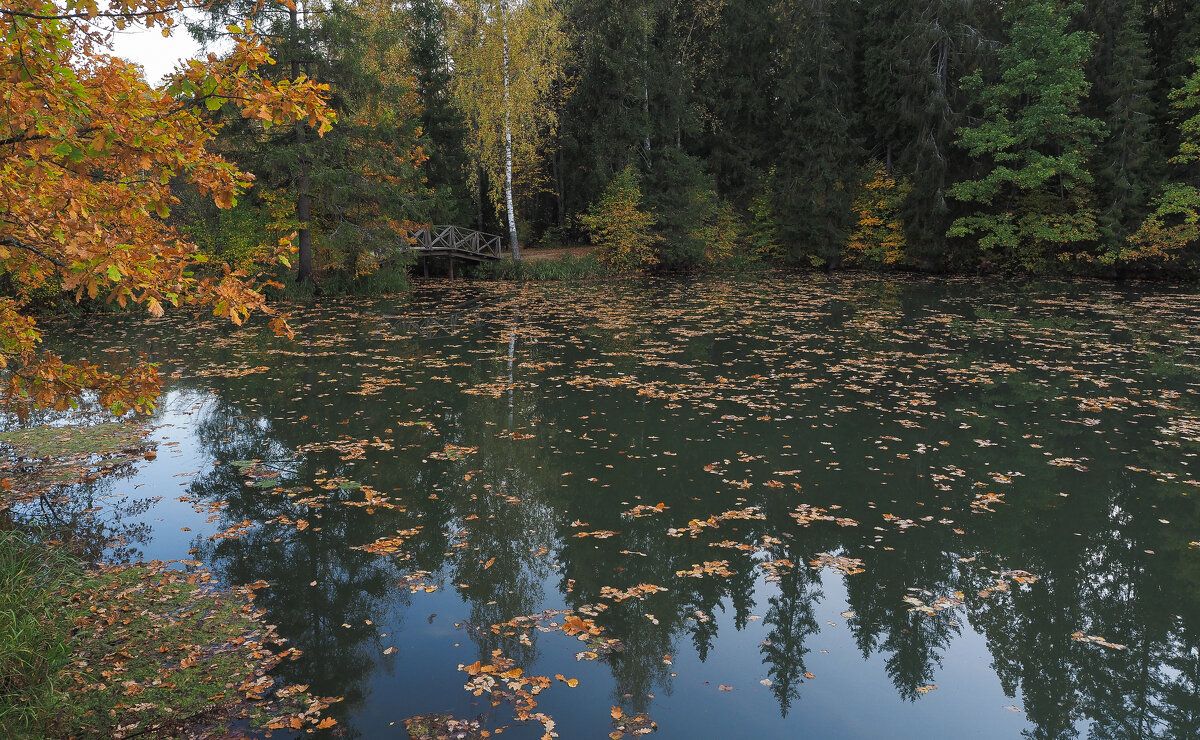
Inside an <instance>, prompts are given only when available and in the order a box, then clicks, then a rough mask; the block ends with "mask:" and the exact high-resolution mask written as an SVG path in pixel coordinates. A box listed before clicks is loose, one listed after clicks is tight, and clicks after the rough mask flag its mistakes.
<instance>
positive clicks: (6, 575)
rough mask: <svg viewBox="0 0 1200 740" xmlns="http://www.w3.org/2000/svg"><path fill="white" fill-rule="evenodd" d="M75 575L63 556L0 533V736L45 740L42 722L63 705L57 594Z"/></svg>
mask: <svg viewBox="0 0 1200 740" xmlns="http://www.w3.org/2000/svg"><path fill="white" fill-rule="evenodd" d="M79 574H80V571H79V569H78V568H77V567H76V566H74V564H73V563H72V562H71V561H70V559H69V558H68V557H67V556H66V555H63V554H60V553H55V552H51V551H48V550H47V549H46V548H45V547H43V546H42V545H41V544H39V543H38V542H36V541H35V540H33V539H32V538H30V537H28V536H27V535H24V534H21V533H19V532H15V531H7V532H0V735H3V736H5V737H13V738H26V737H29V738H33V737H45V736H46V733H45V724H46V719H47V718H49V717H54V716H56V715H57V714H58V712H59V709H60V708H61V707H62V705H63V704H64V702H65V700H66V694H65V692H64V688H63V680H62V676H61V672H62V670H63V668H64V667H65V666H66V665H67V662H68V661H69V659H70V653H71V651H70V647H69V645H68V643H69V637H70V627H71V623H70V622H69V621H66V620H64V619H63V614H62V599H61V597H60V596H59V592H60V591H61V590H62V589H64V588H66V587H67V586H68V585H69V584H70V583H71V582H72V580H74V579H75V578H76V577H78V575H79Z"/></svg>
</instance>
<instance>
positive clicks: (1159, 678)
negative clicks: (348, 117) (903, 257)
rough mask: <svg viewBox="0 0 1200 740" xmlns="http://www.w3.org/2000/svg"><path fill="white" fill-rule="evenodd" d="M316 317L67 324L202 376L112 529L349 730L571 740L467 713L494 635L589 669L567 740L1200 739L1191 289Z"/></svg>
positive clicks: (473, 300)
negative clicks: (227, 592)
mask: <svg viewBox="0 0 1200 740" xmlns="http://www.w3.org/2000/svg"><path fill="white" fill-rule="evenodd" d="M293 324H294V326H295V328H296V330H297V334H296V338H295V340H294V341H287V340H283V339H277V338H273V337H270V336H268V335H267V334H266V333H265V332H264V331H262V330H259V329H246V330H237V331H233V330H232V329H231V328H230V327H227V326H225V325H221V324H219V323H217V322H215V321H208V320H206V319H204V318H200V319H197V318H196V317H186V316H176V317H174V318H168V319H165V320H161V321H157V322H152V323H149V324H144V323H134V322H132V321H123V320H113V321H112V322H110V324H109V325H107V326H104V327H99V328H97V327H95V326H94V325H92V326H90V327H89V328H88V329H86V330H85V329H84V328H81V327H80V328H75V329H71V328H70V327H66V328H63V330H64V331H65V332H67V333H66V335H65V336H66V339H67V344H68V345H70V346H73V347H88V348H89V350H91V349H93V348H107V351H108V352H109V353H110V354H111V355H113V356H115V357H118V358H119V357H121V356H122V355H123V354H126V353H129V352H134V353H136V352H143V351H144V352H147V353H148V354H149V355H150V356H152V357H154V358H155V359H162V360H164V366H163V369H164V371H165V372H166V373H167V374H169V375H170V376H171V377H170V381H169V384H168V389H167V390H168V392H167V394H166V397H165V399H164V403H163V405H162V407H161V409H160V411H159V412H158V413H157V415H156V417H155V419H154V423H155V424H156V429H155V431H154V435H155V437H156V439H158V440H159V447H158V457H157V459H156V460H153V461H150V462H147V463H146V464H145V465H144V466H143V467H142V468H140V469H139V470H138V471H137V472H136V473H135V474H133V475H132V476H130V477H126V478H123V479H119V480H110V481H108V482H105V483H104V484H103V485H102V487H101V489H100V490H94V491H92V492H91V494H92V495H95V496H96V497H97V499H98V500H99V501H101V502H102V503H103V504H104V505H106V507H107V508H106V509H105V510H104V512H103V513H102V514H101V516H102V517H105V521H107V523H108V525H109V526H110V527H111V528H112V530H113V531H114V532H117V533H123V534H125V535H126V536H127V539H126V546H127V549H129V550H132V552H133V554H134V555H136V556H140V557H145V558H162V559H176V558H189V557H192V558H195V559H198V560H200V561H202V562H203V563H204V564H205V565H206V566H207V567H209V568H211V569H212V570H213V571H214V573H216V574H217V575H218V577H219V578H220V579H222V580H223V581H225V582H228V583H239V584H248V583H254V582H256V581H259V580H260V579H261V580H265V581H267V582H268V583H269V584H270V586H269V587H268V588H265V589H262V590H260V591H258V603H259V605H260V606H261V607H263V608H265V609H267V610H268V615H269V620H270V621H271V622H272V623H275V624H277V625H279V627H280V632H281V633H282V634H283V635H284V636H286V637H288V638H289V639H290V640H291V642H292V644H293V645H295V646H296V647H299V648H300V649H301V650H303V651H304V658H303V659H301V660H299V661H296V662H292V663H288V664H286V665H285V666H283V668H282V670H283V672H284V676H285V678H286V679H287V680H289V681H292V682H297V683H305V684H310V685H311V690H312V691H313V692H315V693H319V694H323V695H331V696H341V697H345V700H344V701H343V702H341V703H340V704H338V705H337V706H336V707H335V709H334V710H333V712H334V716H335V717H337V718H338V720H339V722H340V727H341V728H342V729H343V730H344V731H345V732H346V736H348V737H362V738H377V737H405V731H404V729H403V728H404V719H405V718H407V717H410V716H413V715H418V714H428V713H432V712H438V713H446V714H453V715H456V716H458V717H462V718H476V717H480V716H481V715H482V716H483V717H484V720H485V722H486V726H488V727H489V728H491V729H496V728H498V727H503V726H505V725H508V729H507V730H505V731H504V734H503V737H511V738H536V737H540V735H541V732H542V725H541V724H539V723H538V722H531V723H527V724H520V723H514V721H513V708H512V706H511V705H510V704H507V703H502V704H501V705H500V706H498V707H492V706H491V705H490V703H489V702H488V701H487V695H486V694H485V695H483V696H480V697H476V696H474V695H473V694H472V693H470V692H468V691H465V690H464V688H463V685H464V683H465V682H466V681H467V680H468V679H469V678H470V677H469V676H468V674H467V673H466V672H464V671H461V670H459V666H460V665H461V666H469V665H471V664H472V663H474V662H475V661H481V662H482V663H483V664H487V663H489V662H491V661H493V660H494V653H493V651H496V650H499V651H501V655H502V656H504V657H505V658H508V659H511V660H513V661H515V665H516V666H519V667H521V668H522V669H524V672H525V674H526V675H539V676H546V677H553V676H555V674H561V675H562V677H563V678H566V679H578V685H577V686H575V687H571V686H569V685H568V684H567V683H566V682H565V681H563V680H559V679H554V678H550V686H549V688H548V689H546V690H545V691H543V692H542V693H541V694H539V695H538V696H537V697H536V699H537V704H538V705H537V707H536V710H535V711H538V712H544V713H545V714H546V715H548V716H549V717H552V718H553V721H554V722H555V723H556V730H557V732H558V733H559V734H560V736H561V737H563V738H603V737H606V736H608V734H609V733H610V732H614V731H615V730H617V729H619V725H620V722H618V721H616V720H614V719H613V718H612V711H613V710H612V708H613V707H614V706H615V707H620V708H621V710H622V712H623V713H624V715H625V716H632V715H635V714H636V713H639V712H644V713H645V714H646V715H647V716H648V717H649V719H650V720H653V721H654V722H656V723H657V724H658V730H657V734H656V735H654V736H655V737H661V738H734V737H737V738H743V737H745V738H752V737H770V738H777V737H818V738H875V737H889V738H930V737H979V738H1013V737H1019V736H1021V735H1022V733H1024V734H1027V735H1028V736H1030V737H1038V738H1069V737H1097V738H1148V737H1163V738H1168V737H1169V738H1183V737H1197V736H1198V735H1200V694H1198V692H1200V547H1198V545H1197V542H1196V541H1197V540H1200V510H1198V507H1197V501H1200V480H1197V475H1196V472H1197V471H1196V470H1195V468H1196V467H1197V465H1200V461H1198V460H1197V457H1196V455H1197V451H1198V448H1200V415H1198V409H1200V403H1198V390H1200V385H1198V383H1200V374H1198V373H1197V365H1198V363H1200V352H1198V346H1200V345H1197V339H1198V338H1200V337H1198V334H1200V298H1198V297H1196V296H1195V295H1193V294H1192V293H1191V292H1189V291H1187V290H1182V289H1179V290H1176V289H1170V288H1163V287H1161V286H1160V287H1154V288H1141V287H1137V286H1133V287H1127V286H1112V285H1105V284H1082V285H1081V284H1068V283H1061V284H1058V283H1051V284H1040V285H1037V286H1029V285H1017V284H1002V285H1001V284H988V283H981V282H976V281H969V280H950V281H943V280H937V281H934V280H905V279H883V278H865V277H864V278H859V277H836V278H824V277H808V276H788V275H777V276H771V277H766V278H760V279H754V280H745V281H742V280H735V279H726V278H693V279H664V280H642V281H627V282H612V283H598V284H587V285H583V286H579V285H547V286H523V287H522V286H509V285H496V284H464V283H455V284H449V283H431V284H427V285H425V286H422V287H419V288H418V289H417V290H416V291H415V292H414V293H413V294H412V295H410V296H404V297H400V298H392V299H381V300H371V301H357V302H350V301H347V302H334V303H326V304H323V305H321V306H320V307H318V308H316V309H311V310H299V311H297V312H296V315H295V317H294V319H293ZM251 461H257V462H256V463H255V464H253V465H250V462H251ZM364 547H366V549H363V548H364ZM115 552H116V551H115V550H114V553H115ZM635 587H641V588H635ZM654 587H658V588H654ZM660 589H662V590H660ZM547 610H554V611H552V612H551V613H549V614H545V613H544V612H546V611H547ZM560 610H562V611H560ZM566 610H570V611H569V612H568V611H566ZM533 615H536V616H534V619H533V620H519V619H518V620H517V621H515V622H510V620H514V619H516V618H520V617H527V616H533ZM572 615H574V616H575V617H582V618H587V619H591V620H593V622H594V624H595V625H596V627H597V628H602V630H603V632H602V634H601V635H599V639H593V640H592V641H591V642H583V641H580V640H579V639H577V638H578V635H571V634H567V633H566V631H564V630H562V629H559V628H558V627H560V626H562V625H564V624H566V620H567V619H568V618H569V617H571V616H572ZM538 620H540V621H538ZM535 622H536V626H538V627H541V628H542V629H537V628H535V627H534V623H535ZM506 623H508V624H506ZM589 624H590V623H589ZM493 625H496V627H494V628H493ZM618 642H619V645H618ZM617 647H619V648H620V649H619V650H615V651H612V652H609V651H610V650H612V649H613V648H617ZM392 648H394V650H392ZM589 651H590V652H591V653H592V654H593V655H594V658H592V655H588V654H587V653H588V652H589ZM581 653H582V659H577V657H576V656H577V654H581ZM589 658H592V659H589ZM626 729H633V726H632V725H630V726H627V728H626Z"/></svg>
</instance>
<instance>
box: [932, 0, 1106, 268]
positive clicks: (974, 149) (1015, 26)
mask: <svg viewBox="0 0 1200 740" xmlns="http://www.w3.org/2000/svg"><path fill="white" fill-rule="evenodd" d="M1081 7H1082V6H1080V5H1079V4H1071V5H1066V6H1063V5H1062V4H1061V3H1059V2H1056V0H1014V1H1013V2H1011V3H1009V4H1007V5H1006V7H1005V10H1004V21H1005V24H1006V26H1007V28H1008V34H1009V42H1008V43H1007V44H1006V45H1005V46H1004V47H1003V48H1002V49H1001V50H1000V52H999V59H998V61H999V66H1000V69H999V74H998V76H997V78H996V79H994V80H990V81H985V80H984V78H983V76H982V75H981V74H980V73H978V72H977V73H975V74H973V75H970V76H968V77H966V78H965V79H964V80H963V85H964V87H965V88H966V89H967V90H968V91H969V92H971V93H972V94H974V95H975V96H976V99H977V100H978V101H979V103H980V105H981V106H982V108H983V116H982V119H981V120H980V121H979V122H978V123H977V124H976V125H974V126H972V127H969V128H963V129H961V130H960V132H959V136H960V139H959V143H960V145H961V146H962V147H963V148H964V149H966V150H967V152H968V153H969V154H970V155H971V156H972V157H973V158H977V159H980V160H982V162H983V164H984V166H985V168H986V169H985V171H984V172H983V174H982V176H981V177H979V178H977V179H971V180H963V181H961V182H958V183H956V184H955V185H954V186H953V187H952V188H951V189H950V190H949V195H951V196H952V197H954V198H956V199H958V200H959V201H962V202H964V203H973V204H975V210H974V212H973V213H970V214H969V215H965V216H962V217H960V218H958V219H956V220H955V221H954V222H953V223H952V224H951V226H950V230H949V235H950V236H952V237H962V238H968V237H969V238H972V239H977V240H978V242H977V243H978V246H979V249H980V250H981V257H986V255H989V254H991V255H996V256H997V257H999V259H1000V261H1001V264H1002V265H1004V266H1005V267H1008V268H1019V269H1024V270H1030V271H1038V270H1044V269H1047V268H1048V267H1050V266H1051V265H1052V264H1054V263H1056V262H1058V261H1061V260H1066V259H1069V258H1070V257H1071V256H1073V254H1074V251H1077V250H1080V249H1083V248H1085V247H1086V246H1090V245H1091V244H1094V243H1095V242H1096V240H1097V239H1098V237H1099V229H1098V225H1097V218H1098V212H1097V209H1096V205H1095V202H1094V194H1093V188H1092V185H1093V182H1094V178H1093V177H1092V174H1091V172H1090V171H1089V170H1088V165H1089V163H1090V162H1092V161H1094V159H1095V156H1096V148H1097V146H1098V144H1099V139H1100V134H1101V132H1102V131H1103V123H1102V122H1100V121H1099V120H1096V119H1094V118H1089V117H1087V116H1085V115H1083V114H1082V113H1081V111H1080V108H1081V103H1082V101H1083V99H1084V97H1085V96H1086V95H1087V93H1088V89H1089V84H1088V82H1087V79H1086V77H1085V74H1084V64H1085V62H1086V61H1087V59H1088V55H1089V54H1090V53H1091V48H1092V43H1093V36H1092V34H1090V33H1088V32H1085V31H1068V30H1067V26H1068V24H1069V23H1070V19H1071V17H1072V16H1073V15H1075V14H1076V13H1078V12H1079V11H1080V10H1081Z"/></svg>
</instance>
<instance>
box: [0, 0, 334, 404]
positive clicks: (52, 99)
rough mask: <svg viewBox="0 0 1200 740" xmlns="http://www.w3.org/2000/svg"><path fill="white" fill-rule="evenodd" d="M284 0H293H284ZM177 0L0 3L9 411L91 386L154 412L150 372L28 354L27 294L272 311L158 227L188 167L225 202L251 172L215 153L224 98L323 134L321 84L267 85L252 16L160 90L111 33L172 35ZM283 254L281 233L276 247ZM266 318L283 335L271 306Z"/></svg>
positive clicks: (267, 120) (227, 272)
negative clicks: (228, 46) (116, 51)
mask: <svg viewBox="0 0 1200 740" xmlns="http://www.w3.org/2000/svg"><path fill="white" fill-rule="evenodd" d="M288 1H289V2H290V0H288ZM190 6H192V3H189V2H187V0H19V2H12V0H5V4H4V5H0V68H2V74H3V78H4V84H3V85H2V86H0V101H2V102H0V104H2V105H3V110H4V115H3V116H0V273H2V274H3V279H4V280H5V282H6V285H5V286H4V287H5V291H4V293H3V297H0V367H2V368H3V369H4V372H5V376H4V379H3V383H4V387H3V391H2V395H3V398H4V402H5V403H6V404H7V405H8V406H9V407H10V408H12V409H15V410H17V411H19V412H20V411H28V410H29V409H30V408H31V407H34V406H40V407H50V408H58V409H64V408H68V407H70V406H71V405H73V404H75V403H77V402H78V400H79V399H80V398H81V397H83V396H85V395H87V394H89V393H94V394H96V397H97V399H98V400H99V402H100V403H101V404H102V405H103V406H105V407H106V408H107V409H109V410H110V411H112V412H114V413H122V412H125V411H128V410H137V411H144V410H147V409H149V408H151V407H152V406H153V404H154V398H155V396H156V393H157V391H158V388H159V381H158V376H157V372H156V370H155V367H154V366H153V365H152V364H149V363H146V362H142V363H140V364H138V365H137V366H135V367H132V368H128V369H125V370H124V371H123V372H121V373H120V374H118V373H115V372H112V371H111V370H105V369H102V368H100V367H99V366H97V365H94V364H92V363H89V362H86V361H82V362H74V363H68V362H65V361H64V360H63V359H62V358H60V357H58V356H56V355H54V354H52V353H49V352H41V351H39V349H38V344H39V342H40V339H41V338H40V334H39V330H38V327H37V324H36V322H35V320H34V318H33V317H32V316H31V315H30V313H29V310H28V309H29V303H30V300H31V299H32V298H33V296H34V295H35V294H37V293H41V294H45V293H46V292H47V291H48V290H49V291H63V292H65V293H68V294H70V295H72V296H73V297H74V298H75V299H76V300H83V299H85V298H87V299H104V300H106V301H109V302H115V303H116V304H118V305H120V306H127V305H129V304H141V305H143V306H144V307H145V309H146V310H147V311H148V312H149V313H150V314H151V315H152V316H158V315H160V314H162V312H163V310H164V308H165V307H167V306H181V305H205V306H210V307H211V309H212V311H213V313H214V315H216V316H219V317H223V318H227V319H229V320H230V321H232V322H233V323H235V324H241V323H242V322H243V321H244V320H245V319H246V318H247V317H248V316H249V315H250V314H251V313H252V312H253V311H263V312H264V313H271V311H270V309H269V308H268V307H267V306H265V305H264V298H263V295H262V293H261V292H260V288H261V287H263V284H264V283H263V279H262V278H261V277H260V276H257V275H250V274H248V273H247V272H245V271H243V270H235V269H230V268H229V267H228V266H218V265H210V264H205V262H206V260H205V258H204V256H203V255H202V254H200V253H199V252H198V250H197V249H196V247H195V245H194V244H192V243H191V242H190V241H189V240H187V239H185V238H183V237H182V236H181V235H180V234H179V233H178V232H177V231H176V230H175V229H174V228H173V227H172V226H170V225H169V224H168V223H167V222H166V218H167V217H168V216H169V214H170V210H171V206H172V205H173V204H174V203H176V198H175V196H174V195H173V194H172V192H171V188H170V182H171V181H172V179H173V178H183V179H185V180H186V181H188V182H189V183H191V184H192V185H193V186H194V187H196V188H197V189H198V190H199V191H200V192H202V193H204V194H205V195H206V196H207V197H211V198H212V199H213V201H214V202H215V203H216V204H217V205H218V206H219V207H221V208H229V207H231V206H232V205H233V204H234V203H235V199H236V198H237V196H238V195H239V194H240V193H241V192H242V191H244V190H245V189H246V188H247V187H249V186H250V184H251V180H252V176H250V175H248V174H245V173H243V172H241V171H239V170H238V169H237V168H236V167H234V166H233V165H232V164H230V163H229V162H226V161H225V160H223V159H222V158H221V157H219V156H217V155H216V154H214V153H212V152H211V151H210V150H209V148H208V147H207V145H208V143H209V142H210V141H212V140H213V138H214V137H215V136H216V135H217V132H218V129H219V123H217V122H216V119H215V118H214V117H212V116H210V115H209V114H210V112H211V111H215V110H217V109H219V108H220V107H221V106H222V105H224V104H226V103H233V104H235V105H236V106H238V107H239V109H240V110H241V114H242V116H244V117H246V118H247V119H252V120H254V121H256V122H257V123H258V125H261V126H263V127H264V128H265V127H271V126H282V125H288V124H290V123H291V122H293V121H299V120H304V121H307V123H308V124H309V125H310V126H312V127H314V128H316V129H317V130H319V131H320V132H322V133H323V132H324V131H325V130H327V129H328V127H329V126H330V124H331V123H332V121H333V115H332V113H330V112H329V111H328V109H327V107H326V105H325V94H326V89H325V88H324V86H321V85H317V84H314V83H313V82H311V81H308V80H306V79H305V78H303V77H300V78H298V79H292V80H282V81H278V82H271V81H268V80H266V79H264V78H263V77H262V76H260V75H259V74H258V70H260V69H261V68H264V67H266V66H267V65H270V64H272V63H273V60H272V59H271V58H270V57H269V56H268V54H267V52H266V50H265V48H264V47H263V46H262V45H261V44H260V43H259V42H258V40H257V38H256V37H255V35H254V33H253V30H252V28H251V26H250V25H249V22H247V23H246V24H245V25H244V26H242V27H236V26H235V27H232V28H231V29H230V30H231V32H232V33H233V38H234V46H233V49H232V51H230V52H229V53H228V54H226V55H225V56H223V57H221V58H218V57H216V56H215V55H212V54H210V55H209V56H208V58H207V60H205V61H191V62H188V63H187V65H186V66H184V67H183V68H182V69H180V70H177V71H176V72H175V74H174V75H173V76H172V77H171V78H170V80H169V81H168V82H167V84H166V85H165V86H163V87H161V88H157V89H156V88H152V87H150V86H149V85H148V84H147V83H146V82H145V80H144V79H143V77H142V74H141V72H140V70H139V69H138V68H136V67H134V66H132V65H129V64H127V63H125V62H124V61H122V60H120V59H118V58H115V57H113V56H112V55H111V39H112V34H113V32H114V31H116V30H118V29H122V28H125V27H127V26H129V25H132V24H134V23H137V24H144V25H146V26H147V27H150V28H161V29H162V31H163V33H164V35H169V34H170V33H171V29H172V27H173V26H174V25H175V21H174V19H173V17H172V15H171V14H172V13H177V12H179V11H182V10H184V9H185V8H187V7H190ZM272 247H273V249H272V252H273V253H274V254H275V255H276V256H277V257H278V258H279V259H281V260H286V259H287V255H288V254H289V253H290V251H291V248H292V247H291V242H290V239H283V240H281V241H280V242H279V243H278V244H274V245H272ZM271 324H272V328H273V329H274V330H275V331H277V332H281V333H287V332H288V331H289V330H288V328H287V325H286V323H285V322H284V321H283V319H282V317H280V316H275V317H273V318H272V321H271Z"/></svg>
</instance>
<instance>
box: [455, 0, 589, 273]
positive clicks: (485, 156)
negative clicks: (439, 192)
mask: <svg viewBox="0 0 1200 740" xmlns="http://www.w3.org/2000/svg"><path fill="white" fill-rule="evenodd" d="M448 26H449V35H450V43H449V47H450V53H451V56H452V57H453V59H454V80H453V91H454V99H455V103H456V105H457V106H458V108H459V109H460V110H461V111H462V113H463V117H464V118H465V119H466V123H467V129H468V133H467V148H468V150H469V151H470V153H471V155H472V157H473V158H474V159H475V161H476V163H477V164H478V168H477V171H478V170H479V169H482V171H483V172H484V174H486V176H487V182H488V191H489V192H488V197H490V198H491V199H492V202H493V203H494V204H495V205H496V207H497V209H500V208H503V210H504V212H505V219H506V222H507V227H508V238H509V242H510V244H511V245H512V250H513V259H518V260H519V259H520V245H519V243H518V239H517V205H518V204H519V203H521V202H528V201H529V200H531V199H532V198H533V197H535V196H536V195H537V194H538V193H540V192H543V191H547V190H549V189H550V184H551V183H550V179H549V177H548V175H547V173H546V170H545V168H544V167H543V166H542V164H543V161H544V158H543V156H542V155H543V154H544V153H545V152H546V149H547V147H548V146H549V144H550V143H551V142H552V141H553V140H554V136H555V134H556V133H557V130H558V109H557V105H556V104H555V103H554V102H553V101H556V100H561V98H562V95H561V91H562V89H563V88H569V86H568V85H567V84H566V76H565V73H564V60H565V57H566V53H567V40H566V34H565V33H564V32H563V20H562V16H561V14H560V13H559V12H558V10H557V9H556V8H555V6H554V4H553V3H552V2H550V0H458V1H457V2H454V3H453V5H452V7H451V9H450V12H449V14H448ZM472 176H474V177H478V175H477V174H473V175H472Z"/></svg>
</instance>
